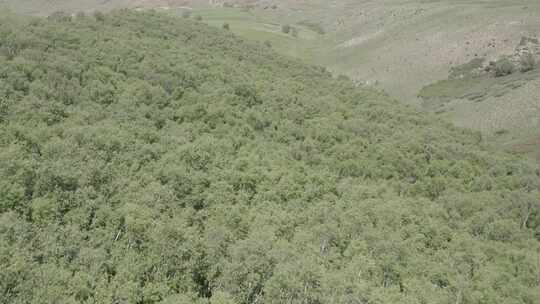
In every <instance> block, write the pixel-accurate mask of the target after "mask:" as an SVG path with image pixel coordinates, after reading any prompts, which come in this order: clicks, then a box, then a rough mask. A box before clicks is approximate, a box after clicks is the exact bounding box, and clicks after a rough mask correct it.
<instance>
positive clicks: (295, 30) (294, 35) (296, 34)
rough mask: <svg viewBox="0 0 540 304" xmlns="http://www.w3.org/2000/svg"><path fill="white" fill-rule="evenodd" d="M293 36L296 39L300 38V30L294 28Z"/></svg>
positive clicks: (292, 30)
mask: <svg viewBox="0 0 540 304" xmlns="http://www.w3.org/2000/svg"><path fill="white" fill-rule="evenodd" d="M291 35H292V36H293V37H294V38H298V30H297V29H296V28H294V27H293V28H292V29H291Z"/></svg>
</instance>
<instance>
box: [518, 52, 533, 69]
mask: <svg viewBox="0 0 540 304" xmlns="http://www.w3.org/2000/svg"><path fill="white" fill-rule="evenodd" d="M535 67H536V60H535V59H534V56H533V55H532V54H531V53H525V54H523V55H521V58H520V70H521V72H523V73H525V72H529V71H532V70H533V69H534V68H535Z"/></svg>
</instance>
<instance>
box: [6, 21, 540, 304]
mask: <svg viewBox="0 0 540 304" xmlns="http://www.w3.org/2000/svg"><path fill="white" fill-rule="evenodd" d="M480 140H481V138H480V135H479V134H477V133H473V132H470V131H466V130H463V129H458V128H454V127H452V126H450V125H447V124H443V123H441V122H439V121H437V120H436V119H434V118H433V117H431V116H428V115H426V114H422V113H418V112H417V111H415V110H413V109H411V108H408V107H405V106H403V105H401V104H399V103H397V102H395V101H392V100H390V99H389V98H388V97H387V96H386V95H384V94H382V93H379V92H376V91H372V90H369V89H364V88H355V87H354V86H353V85H352V84H351V83H350V82H349V81H347V80H346V79H343V78H339V79H334V78H332V77H331V75H330V74H329V73H328V72H326V71H325V70H324V69H322V68H318V67H310V66H305V65H302V64H300V63H297V62H295V61H293V60H290V59H287V58H285V57H283V56H280V55H277V54H275V53H274V52H273V51H272V50H271V49H269V48H268V47H267V46H265V45H263V44H254V43H248V42H245V41H242V40H241V39H239V38H237V37H235V36H234V35H233V34H231V33H229V32H227V31H224V30H223V31H222V30H218V29H215V28H211V27H208V26H206V25H204V24H202V23H198V22H195V21H190V20H180V19H176V18H172V17H166V16H164V15H160V14H158V13H152V12H147V13H137V12H131V11H117V12H112V13H110V14H105V15H103V14H99V13H98V14H95V15H92V16H83V15H82V14H81V15H79V16H77V17H75V18H72V17H69V16H67V15H63V14H55V15H53V16H51V17H49V18H48V19H33V18H32V19H30V18H22V17H21V18H18V17H13V16H8V15H2V16H0V269H1V271H0V303H210V304H247V303H253V304H254V303H291V304H292V303H295V304H296V303H298V304H300V303H303V304H307V303H310V304H319V303H320V304H322V303H373V304H375V303H456V304H461V303H463V304H465V303H508V304H514V303H515V304H538V303H540V192H539V187H540V170H539V169H538V167H534V166H533V165H531V164H528V163H525V162H524V161H521V160H519V159H517V158H514V157H512V156H509V155H506V154H498V153H493V152H490V151H486V150H483V149H482V148H481V147H480V146H479V145H478V142H480Z"/></svg>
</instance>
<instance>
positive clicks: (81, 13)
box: [75, 11, 86, 19]
mask: <svg viewBox="0 0 540 304" xmlns="http://www.w3.org/2000/svg"><path fill="white" fill-rule="evenodd" d="M75 16H76V17H77V19H81V18H84V17H86V13H85V12H83V11H79V12H77V14H76V15H75Z"/></svg>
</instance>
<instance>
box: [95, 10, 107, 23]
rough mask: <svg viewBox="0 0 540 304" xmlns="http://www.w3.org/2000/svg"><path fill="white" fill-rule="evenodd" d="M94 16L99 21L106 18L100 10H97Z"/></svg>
mask: <svg viewBox="0 0 540 304" xmlns="http://www.w3.org/2000/svg"><path fill="white" fill-rule="evenodd" d="M94 18H96V20H97V21H103V20H105V15H104V14H103V13H102V12H100V11H95V12H94Z"/></svg>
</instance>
